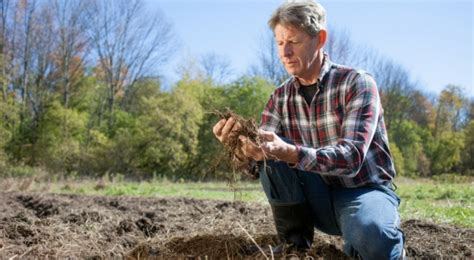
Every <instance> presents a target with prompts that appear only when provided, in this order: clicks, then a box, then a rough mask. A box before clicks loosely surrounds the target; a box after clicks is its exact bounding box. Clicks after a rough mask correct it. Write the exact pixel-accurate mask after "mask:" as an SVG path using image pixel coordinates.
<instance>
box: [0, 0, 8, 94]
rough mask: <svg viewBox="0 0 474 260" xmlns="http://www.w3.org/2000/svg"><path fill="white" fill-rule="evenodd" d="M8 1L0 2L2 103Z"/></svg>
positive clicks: (5, 83)
mask: <svg viewBox="0 0 474 260" xmlns="http://www.w3.org/2000/svg"><path fill="white" fill-rule="evenodd" d="M9 10H10V1H8V0H0V66H1V71H0V73H1V74H0V85H1V86H2V98H3V101H4V102H6V101H7V88H8V86H7V84H8V81H7V59H6V57H7V53H6V50H7V48H6V44H7V22H8V18H9Z"/></svg>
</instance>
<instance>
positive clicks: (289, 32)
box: [274, 24, 318, 78]
mask: <svg viewBox="0 0 474 260" xmlns="http://www.w3.org/2000/svg"><path fill="white" fill-rule="evenodd" d="M274 32H275V41H276V43H277V46H278V55H279V56H280V60H281V62H282V63H283V65H284V66H285V69H286V71H287V72H288V73H289V74H290V75H293V76H296V77H300V78H305V77H308V76H310V75H311V73H313V72H312V71H313V70H312V69H313V68H314V67H315V66H317V61H316V57H317V55H318V52H317V51H318V37H317V36H316V37H311V36H310V35H308V34H307V33H306V32H304V31H302V30H300V29H297V28H295V27H293V26H286V27H285V26H282V25H280V24H277V26H275V30H274Z"/></svg>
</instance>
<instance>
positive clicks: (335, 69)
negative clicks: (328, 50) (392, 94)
mask: <svg viewBox="0 0 474 260" xmlns="http://www.w3.org/2000/svg"><path fill="white" fill-rule="evenodd" d="M318 82H319V86H318V87H319V89H318V90H317V92H316V94H315V96H314V98H313V100H312V102H311V104H307V103H306V101H305V99H304V97H303V96H302V95H301V94H300V92H299V91H298V88H300V84H299V82H298V80H297V79H296V78H294V77H291V78H290V79H288V80H287V81H286V82H285V83H283V84H282V85H281V86H280V87H279V88H277V89H276V90H275V91H274V92H273V94H272V95H271V97H270V100H269V101H268V103H267V105H266V107H265V109H264V111H263V113H262V119H261V125H260V127H261V128H262V129H264V130H267V131H271V132H274V133H276V134H277V135H279V136H281V137H284V138H286V139H289V140H291V141H292V142H294V144H295V145H296V147H297V150H298V157H299V162H298V163H297V164H296V166H295V167H296V168H298V169H300V170H304V171H310V172H315V173H318V174H320V175H321V176H322V178H323V179H324V180H325V181H326V183H327V184H329V185H330V186H332V187H361V186H364V185H368V184H383V185H390V184H391V181H392V179H393V178H394V177H395V167H394V165H393V160H392V157H391V155H390V150H389V146H388V138H387V132H386V129H385V124H384V121H383V115H382V114H383V112H382V105H381V103H380V97H379V93H378V90H377V85H376V83H375V81H374V79H373V78H372V76H370V75H369V74H367V73H365V72H363V71H357V70H354V69H352V68H349V67H345V66H341V65H338V64H334V63H332V62H331V61H330V60H329V58H328V56H327V55H325V58H324V63H323V66H322V68H321V73H320V75H319V78H318Z"/></svg>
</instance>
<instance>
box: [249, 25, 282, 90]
mask: <svg viewBox="0 0 474 260" xmlns="http://www.w3.org/2000/svg"><path fill="white" fill-rule="evenodd" d="M257 57H258V58H257V59H258V63H257V64H254V65H253V66H251V67H250V73H249V74H250V76H254V77H261V78H264V79H266V80H268V81H269V82H272V83H273V84H274V85H276V86H279V85H280V84H281V83H283V82H284V81H285V80H286V79H287V78H288V76H289V75H288V73H287V72H286V70H285V67H284V66H283V64H282V63H281V62H280V59H279V58H278V48H277V46H276V43H275V39H274V37H273V32H272V31H271V30H267V31H266V33H265V34H264V36H263V37H262V39H261V40H260V49H259V50H258V54H257Z"/></svg>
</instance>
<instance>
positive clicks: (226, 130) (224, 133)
mask: <svg viewBox="0 0 474 260" xmlns="http://www.w3.org/2000/svg"><path fill="white" fill-rule="evenodd" d="M234 124H235V119H234V118H233V117H230V118H229V119H227V122H226V123H225V125H224V127H223V128H222V133H221V136H223V137H224V138H227V136H228V135H229V133H230V132H231V131H232V128H233V127H234Z"/></svg>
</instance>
